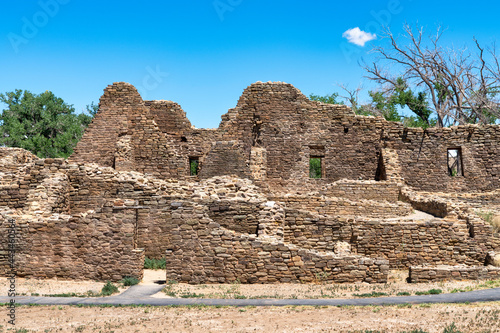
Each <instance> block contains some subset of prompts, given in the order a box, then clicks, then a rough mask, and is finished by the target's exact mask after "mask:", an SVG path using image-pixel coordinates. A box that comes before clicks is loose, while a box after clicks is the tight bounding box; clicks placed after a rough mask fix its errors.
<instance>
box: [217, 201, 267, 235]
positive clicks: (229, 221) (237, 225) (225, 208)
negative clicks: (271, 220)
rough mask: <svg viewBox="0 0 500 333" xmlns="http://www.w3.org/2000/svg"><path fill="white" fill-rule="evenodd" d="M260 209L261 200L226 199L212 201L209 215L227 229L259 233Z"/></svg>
mask: <svg viewBox="0 0 500 333" xmlns="http://www.w3.org/2000/svg"><path fill="white" fill-rule="evenodd" d="M259 211H260V203H259V202H245V201H234V200H224V201H214V202H212V203H210V204H209V211H208V212H209V213H208V215H209V217H210V218H211V219H212V220H214V222H217V223H219V224H220V225H221V226H222V227H224V228H226V229H229V230H234V231H236V232H239V233H247V234H254V235H257V233H258V230H259V217H260V214H259Z"/></svg>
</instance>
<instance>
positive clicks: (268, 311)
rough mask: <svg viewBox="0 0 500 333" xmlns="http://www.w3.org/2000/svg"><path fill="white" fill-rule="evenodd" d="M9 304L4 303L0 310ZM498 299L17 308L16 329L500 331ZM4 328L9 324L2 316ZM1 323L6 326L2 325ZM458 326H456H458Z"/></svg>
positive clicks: (37, 330) (89, 330)
mask: <svg viewBox="0 0 500 333" xmlns="http://www.w3.org/2000/svg"><path fill="white" fill-rule="evenodd" d="M4 310H6V309H5V308H1V307H0V312H1V311H4ZM499 315H500V304H499V303H498V302H496V303H481V304H470V305H451V304H434V305H429V304H422V305H411V304H405V305H401V306H365V307H352V306H346V307H306V306H297V307H244V308H236V307H199V306H186V307H72V306H32V307H29V306H22V307H19V308H17V312H16V317H17V326H16V328H17V329H18V331H17V332H117V333H118V332H124V333H127V332H172V333H173V332H175V333H184V332H195V333H198V332H206V333H209V332H235V333H239V332H286V333H289V332H344V333H346V332H352V333H354V332H357V333H366V332H370V331H380V332H388V333H392V332H410V331H416V330H421V331H420V332H429V333H434V332H439V333H443V331H444V329H445V328H446V327H449V326H450V325H451V324H452V323H453V324H454V325H455V326H456V328H457V329H458V330H459V332H462V333H468V332H474V333H478V332H491V333H494V332H499V331H500V321H499ZM0 325H1V326H0V332H2V333H3V332H7V329H9V328H11V327H10V326H8V323H7V316H0ZM2 327H3V329H2ZM455 332H457V331H455Z"/></svg>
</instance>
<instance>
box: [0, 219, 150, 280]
mask: <svg viewBox="0 0 500 333" xmlns="http://www.w3.org/2000/svg"><path fill="white" fill-rule="evenodd" d="M11 219H13V220H14V221H15V225H16V252H15V267H16V272H17V276H19V277H30V278H61V279H74V280H99V281H107V280H109V281H119V280H121V279H122V278H124V277H126V276H131V277H136V278H138V279H142V275H143V266H144V251H143V250H140V249H134V225H133V224H132V223H131V221H130V220H128V219H127V216H124V215H120V214H116V215H114V216H112V217H109V218H103V216H101V217H99V216H97V215H95V216H86V217H84V218H79V217H70V216H68V215H59V214H55V215H52V216H44V217H42V216H32V217H27V216H16V215H12V214H10V213H6V214H2V215H1V217H0V239H1V241H0V253H2V254H3V255H2V256H0V275H4V276H5V275H6V274H7V273H8V272H9V271H10V269H9V262H8V261H7V257H6V256H5V254H6V253H7V252H8V248H7V244H8V241H7V234H8V228H9V225H10V223H9V221H10V220H11Z"/></svg>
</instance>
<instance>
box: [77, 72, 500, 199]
mask: <svg viewBox="0 0 500 333" xmlns="http://www.w3.org/2000/svg"><path fill="white" fill-rule="evenodd" d="M499 140H500V129H499V126H498V125H488V126H482V127H480V126H476V125H467V126H459V127H452V128H442V129H439V128H430V129H426V130H423V129H409V128H404V127H403V125H402V124H400V123H395V122H388V121H385V120H384V119H383V118H380V117H364V116H356V115H354V113H353V112H352V111H351V110H350V109H349V108H348V107H347V106H342V105H329V104H323V103H318V102H315V101H310V100H309V99H308V98H307V97H306V96H304V95H303V94H302V93H301V92H300V91H299V90H298V89H296V88H295V87H293V86H292V85H290V84H286V83H281V82H274V83H271V82H268V83H262V82H257V83H254V84H252V85H250V86H249V87H247V88H246V89H245V90H244V91H243V94H242V95H241V97H240V99H239V101H238V104H237V106H236V107H235V108H234V109H230V110H229V112H228V113H227V114H225V115H223V116H222V122H221V124H220V126H219V128H218V129H215V130H198V129H194V128H192V126H191V125H190V123H189V120H188V119H187V118H186V115H185V113H184V111H182V109H181V108H180V106H179V105H178V104H176V103H173V102H169V101H146V102H144V101H142V99H141V97H140V96H139V94H138V93H137V91H136V90H135V88H133V87H132V86H131V85H129V84H126V83H115V84H114V85H112V86H109V87H108V88H106V90H105V92H104V95H103V97H102V98H101V102H100V111H99V112H98V114H97V116H96V118H95V119H94V121H93V123H92V124H91V126H89V129H88V130H87V131H86V133H85V135H84V137H83V138H82V140H81V142H80V143H79V144H78V146H77V148H76V150H75V154H74V155H73V156H72V157H71V159H72V160H73V161H77V162H97V163H99V164H101V165H105V166H114V167H115V168H116V169H117V170H125V171H126V170H135V171H139V172H143V173H147V174H151V175H154V176H155V177H158V178H162V179H168V178H175V179H189V178H190V173H189V158H190V157H191V158H198V159H199V161H200V173H199V176H197V177H195V178H196V179H207V178H210V177H213V176H220V175H231V174H234V175H238V176H240V177H253V178H254V179H255V180H257V181H260V182H261V183H263V184H262V185H264V186H269V189H270V190H271V191H274V192H276V191H280V190H284V191H291V190H293V189H300V188H303V187H305V186H306V187H315V188H317V189H319V188H321V187H323V186H325V185H327V184H330V183H332V182H334V181H337V180H340V179H349V180H385V179H388V180H391V181H393V182H394V183H400V182H404V183H406V184H407V185H409V186H411V187H413V188H415V189H417V190H427V191H434V192H436V191H441V192H445V191H462V192H464V191H471V190H474V191H491V190H494V189H496V188H498V187H499V185H500V180H499V177H498V175H499V174H500V154H499V150H498V149H500V148H498V147H499V145H498V142H499ZM451 148H453V149H459V150H460V152H461V156H462V164H463V170H464V173H463V176H462V175H458V176H456V177H452V176H448V170H447V150H448V149H451ZM310 157H319V158H321V159H322V179H310V178H309V159H310ZM332 191H333V192H332V195H337V194H339V195H342V194H343V193H345V194H346V195H351V194H350V193H354V194H355V193H356V191H355V190H354V189H347V188H346V189H345V191H342V190H340V192H339V193H336V192H335V189H333V188H332ZM366 192H371V190H370V189H368V188H367V189H366ZM373 193H375V192H373ZM387 193H388V192H387ZM394 193H395V192H394ZM393 200H395V198H394V197H393V198H391V199H390V201H393Z"/></svg>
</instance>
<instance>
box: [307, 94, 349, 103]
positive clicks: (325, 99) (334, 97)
mask: <svg viewBox="0 0 500 333" xmlns="http://www.w3.org/2000/svg"><path fill="white" fill-rule="evenodd" d="M338 98H339V94H338V93H332V94H330V95H324V96H320V95H315V94H310V95H309V99H310V100H311V101H316V102H322V103H327V104H342V105H343V104H344V102H343V101H339V100H338Z"/></svg>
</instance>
